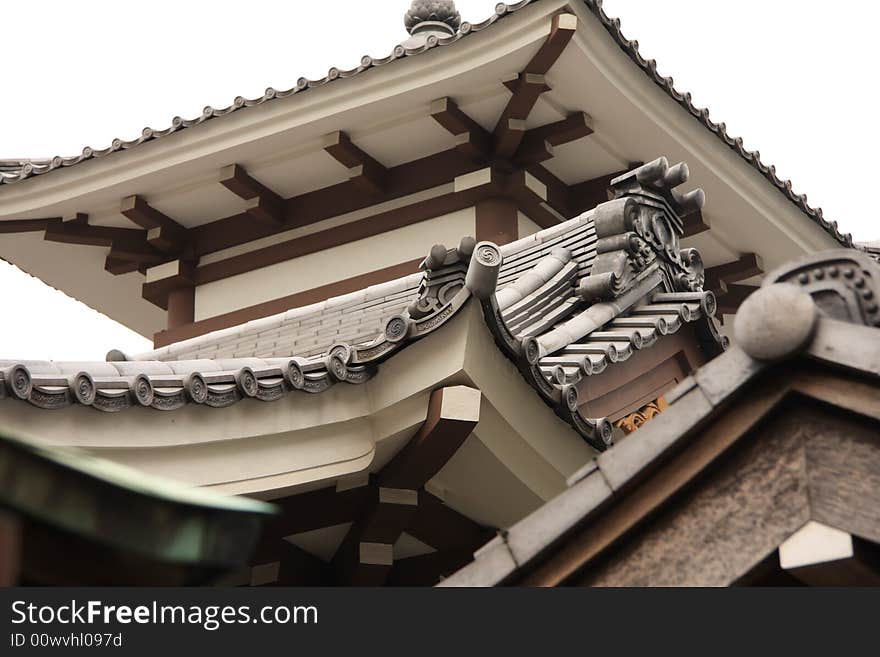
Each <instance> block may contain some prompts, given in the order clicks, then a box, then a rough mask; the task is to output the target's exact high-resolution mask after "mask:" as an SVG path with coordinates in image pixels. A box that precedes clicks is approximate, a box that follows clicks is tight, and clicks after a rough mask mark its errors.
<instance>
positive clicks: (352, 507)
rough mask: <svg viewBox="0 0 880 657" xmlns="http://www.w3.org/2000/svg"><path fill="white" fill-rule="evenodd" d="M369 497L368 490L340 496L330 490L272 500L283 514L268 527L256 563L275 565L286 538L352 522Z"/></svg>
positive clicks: (255, 557) (351, 490)
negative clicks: (280, 547)
mask: <svg viewBox="0 0 880 657" xmlns="http://www.w3.org/2000/svg"><path fill="white" fill-rule="evenodd" d="M370 494H371V491H370V487H368V486H361V487H359V488H353V489H350V490H346V491H340V492H337V490H336V488H335V487H329V488H322V489H320V490H316V491H309V492H307V493H300V494H298V495H291V496H289V497H285V498H281V499H275V500H272V504H275V505H277V506H279V507H280V508H281V513H280V514H279V515H278V516H275V517H274V518H272V520H270V521H269V522H267V523H266V525H265V528H264V530H263V536H262V538H261V540H260V543H259V544H258V545H257V548H256V550H255V553H254V559H253V560H254V563H263V562H267V561H276V560H277V558H278V549H279V545H280V542H281V540H282V539H283V538H284V537H285V536H289V535H291V534H299V533H301V532H306V531H312V530H315V529H322V528H324V527H331V526H332V525H339V524H342V523H345V522H353V521H354V520H355V519H357V517H358V516H359V515H360V513H361V511H362V509H363V508H364V506H365V504H366V502H367V500H368V498H369V496H370Z"/></svg>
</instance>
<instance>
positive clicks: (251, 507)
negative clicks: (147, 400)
mask: <svg viewBox="0 0 880 657" xmlns="http://www.w3.org/2000/svg"><path fill="white" fill-rule="evenodd" d="M71 491H76V494H75V495H74V494H71ZM0 505H2V506H3V507H4V509H7V510H11V511H12V512H13V513H15V514H16V515H17V516H18V517H20V518H21V519H22V521H23V523H22V525H23V527H24V528H25V531H24V535H25V548H26V549H25V553H24V555H23V560H24V562H25V573H26V575H27V576H29V577H35V578H37V580H36V581H42V582H43V583H46V582H56V583H57V582H66V583H78V584H79V583H83V580H86V581H88V578H89V575H85V574H84V573H83V572H81V570H85V568H84V565H83V564H81V565H80V566H79V567H78V568H76V567H73V566H72V565H71V564H75V563H76V562H77V560H78V559H85V560H86V561H92V563H93V564H94V563H95V561H94V560H95V559H96V556H95V555H98V554H101V555H105V556H107V555H109V556H108V557H107V559H108V560H107V563H106V564H105V566H106V568H105V569H101V568H97V570H98V571H100V574H99V575H93V577H94V579H93V580H92V583H94V582H95V581H100V582H105V583H113V584H120V583H133V582H135V581H140V583H145V582H144V580H143V579H142V577H143V576H142V574H141V573H138V572H137V570H138V569H137V568H135V569H133V570H132V571H129V572H126V569H122V568H121V566H120V565H119V564H120V562H117V561H116V559H119V555H120V554H122V555H125V558H127V559H128V560H129V561H128V562H130V563H138V564H140V565H141V567H147V566H148V567H149V568H150V569H151V570H152V575H151V576H152V577H153V578H154V583H155V581H159V580H158V579H157V578H161V581H163V582H165V583H177V584H182V583H184V582H185V581H187V580H183V581H181V580H180V579H171V578H179V577H180V575H179V574H177V575H175V568H181V567H183V568H187V569H189V572H188V573H187V577H188V581H190V582H192V581H202V580H203V579H204V577H205V573H201V572H199V569H219V570H228V569H232V568H235V567H240V566H241V565H242V564H243V563H245V562H246V559H247V555H248V554H249V553H250V551H251V550H252V549H253V546H254V544H255V543H256V541H257V540H258V538H259V533H260V525H261V521H262V519H263V518H264V517H265V516H268V515H271V514H273V513H275V511H276V510H275V508H274V507H272V506H270V505H268V504H265V503H263V502H260V501H257V500H252V499H248V498H245V497H232V496H225V495H221V494H219V493H216V492H214V491H208V490H204V489H197V488H192V487H187V486H184V485H181V484H179V483H177V482H171V481H168V480H165V479H162V478H159V477H155V476H150V475H146V474H144V473H143V472H140V471H137V470H133V469H131V468H128V467H126V466H123V465H120V464H118V463H115V462H111V461H108V460H105V459H101V458H96V457H95V456H93V455H91V454H88V453H86V452H84V451H80V450H76V449H71V448H60V447H47V446H45V445H43V444H40V443H37V442H34V441H31V440H27V439H24V438H19V437H13V436H11V435H8V433H7V432H6V431H5V430H4V431H3V432H2V433H0ZM32 534H33V536H31V535H32ZM47 534H48V536H49V537H50V538H49V540H50V541H53V542H58V541H64V542H65V543H64V544H65V545H67V546H68V547H70V549H69V550H67V551H65V552H64V554H63V555H60V554H53V557H52V558H51V559H46V558H45V553H44V552H43V551H41V550H40V549H39V548H40V545H39V544H40V542H41V540H46V539H45V538H44V537H45V536H46V535H47ZM71 537H73V539H74V540H73V541H71ZM78 541H79V542H83V541H84V542H86V544H87V545H88V546H89V550H88V551H87V552H85V553H83V552H81V551H80V550H78V549H76V547H75V546H76V545H77V542H78ZM28 547H31V548H33V550H32V552H29V551H28V550H27V548H28ZM135 559H137V560H139V561H134V560H135ZM65 568H67V569H68V571H67V572H64V571H65ZM47 574H49V578H48V580H43V579H42V578H44V577H46V576H47Z"/></svg>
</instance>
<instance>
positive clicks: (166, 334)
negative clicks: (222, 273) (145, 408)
mask: <svg viewBox="0 0 880 657" xmlns="http://www.w3.org/2000/svg"><path fill="white" fill-rule="evenodd" d="M422 260H424V258H416V259H415V260H408V261H406V262H402V263H399V264H396V265H392V266H391V267H383V268H382V269H377V270H375V271H371V272H368V273H366V274H361V275H359V276H352V277H351V278H346V279H343V280H340V281H336V282H334V283H330V284H328V285H321V286H318V287H315V288H311V289H309V290H303V291H302V292H297V293H296V294H290V295H287V296H284V297H281V298H279V299H273V300H272V301H264V302H262V303H258V304H255V305H253V306H248V307H246V308H240V309H239V310H233V311H232V312H228V313H223V314H222V315H215V316H214V317H209V318H208V319H204V320H200V321H198V322H193V323H192V324H189V325H187V326H181V327H178V328H176V329H173V330H171V329H168V330H164V331H159V332H158V333H156V334H155V335H153V344H154V346H155V347H156V348H157V349H158V348H159V347H164V346H165V345H168V344H171V343H173V342H180V341H181V340H187V339H189V338H194V337H196V336H198V335H204V334H205V333H210V332H211V331H217V330H220V329H224V328H229V327H230V326H237V325H239V324H244V323H245V322H249V321H251V320H252V319H260V318H261V317H268V316H269V315H276V314H278V313H281V312H284V311H285V310H288V309H290V308H299V307H301V306H308V305H309V304H312V303H317V302H319V301H324V300H325V299H329V298H331V297H335V296H341V295H343V294H348V293H349V292H356V291H358V290H362V289H364V288H367V287H369V286H371V285H377V284H379V283H385V282H387V281H391V280H394V279H395V278H402V277H403V276H406V275H408V274H413V273H415V272H417V271H418V270H419V264H420V263H421V262H422Z"/></svg>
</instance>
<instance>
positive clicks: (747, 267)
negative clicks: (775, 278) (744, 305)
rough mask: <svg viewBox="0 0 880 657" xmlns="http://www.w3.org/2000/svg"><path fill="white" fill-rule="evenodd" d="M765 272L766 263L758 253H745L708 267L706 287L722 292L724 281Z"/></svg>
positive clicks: (732, 280)
mask: <svg viewBox="0 0 880 657" xmlns="http://www.w3.org/2000/svg"><path fill="white" fill-rule="evenodd" d="M763 273H764V263H763V261H762V260H761V256H759V255H758V254H757V253H743V254H742V255H740V256H739V258H737V259H736V260H733V261H731V262H725V263H724V264H722V265H716V266H715V267H709V268H708V269H706V282H705V284H704V287H705V288H706V289H708V290H713V291H718V292H721V291H723V290H722V283H723V284H729V283H736V282H737V281H741V280H744V279H746V278H751V277H752V276H757V275H758V274H763Z"/></svg>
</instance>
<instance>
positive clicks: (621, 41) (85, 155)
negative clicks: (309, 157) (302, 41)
mask: <svg viewBox="0 0 880 657" xmlns="http://www.w3.org/2000/svg"><path fill="white" fill-rule="evenodd" d="M582 1H583V3H584V5H585V6H586V7H587V8H588V9H589V10H590V11H591V12H592V13H593V14H594V15H595V16H596V17H597V18H598V19H599V21H600V22H601V23H602V25H603V26H604V27H605V29H606V30H607V31H608V33H609V34H610V35H611V36H612V38H613V39H614V40H615V41H616V42H617V44H618V45H619V46H620V48H621V49H622V50H623V51H624V52H625V53H626V54H627V55H628V56H629V57H630V59H632V60H633V61H634V62H635V63H636V64H637V65H638V66H639V68H641V69H642V70H643V71H644V72H645V74H646V75H648V77H649V78H650V79H651V80H652V81H653V82H654V83H655V84H657V85H658V86H659V87H660V88H661V89H663V90H664V91H665V92H666V93H667V94H668V95H669V96H670V97H671V98H672V99H673V100H675V101H676V102H677V103H678V104H679V105H681V106H682V107H683V108H684V109H685V110H687V112H688V113H690V114H691V115H692V116H693V117H694V118H696V119H697V120H698V121H699V122H700V123H702V124H703V125H704V126H705V127H706V128H707V129H709V131H711V132H712V133H713V134H715V135H716V136H717V137H718V138H719V139H720V140H721V141H723V142H724V143H725V144H726V145H727V146H728V147H730V148H731V149H732V150H733V151H734V152H736V153H737V154H738V155H739V156H740V157H742V158H743V159H744V160H745V161H746V162H748V163H749V164H750V165H751V166H752V167H753V168H754V169H755V170H757V171H758V172H759V173H760V174H761V175H762V176H764V178H766V179H767V180H768V181H770V183H771V184H772V185H773V186H774V187H776V188H777V189H778V190H779V191H780V192H782V193H783V194H784V195H785V196H786V198H788V199H789V200H790V201H791V202H792V203H794V204H795V205H796V206H797V207H798V209H800V210H801V211H802V212H803V213H804V214H806V215H807V216H808V217H810V219H812V220H813V221H814V222H815V223H816V224H818V225H819V226H820V227H821V228H822V229H824V230H825V231H826V232H827V233H828V234H829V235H831V236H832V237H833V238H834V239H835V240H837V241H838V242H839V243H840V244H842V245H844V246H848V247H852V246H853V240H852V235H851V234H850V233H841V232H840V230H839V229H838V225H837V222H836V221H828V220H826V219H825V217H824V213H823V211H822V208H820V207H816V208H814V207H812V206H810V205H809V204H808V203H807V195H806V194H796V193H795V192H794V191H793V185H792V182H791V180H787V179H786V180H783V179H781V178H779V177H778V176H777V175H776V167H775V166H773V165H767V164H764V162H762V161H761V156H760V153H759V152H758V151H750V150H747V149H746V148H745V147H744V146H743V140H742V138H741V137H731V136H730V135H729V134H728V132H727V127H726V125H725V124H724V123H723V122H722V123H715V122H714V121H712V120H711V119H710V118H709V110H708V109H706V108H698V107H696V106H695V105H694V104H693V102H692V101H691V94H690V93H687V92H686V93H681V92H679V91H678V90H676V89H675V87H674V85H673V79H672V78H671V77H663V76H661V75H660V74H659V73H658V72H657V62H656V60H653V59H649V60H646V59H645V58H644V57H642V55H641V54H640V53H639V50H638V41H635V40H629V39H627V38H626V37H625V36H624V35H623V33H622V32H621V30H620V19H618V18H610V17H609V16H608V15H607V14H606V13H605V11H604V10H603V8H602V0H582ZM534 2H538V0H521V1H520V2H517V3H513V4H505V3H499V4H498V5H497V6H496V7H495V13H494V14H493V15H492V16H490V17H489V18H487V19H486V20H484V21H482V22H480V23H468V22H463V23H462V24H461V28H460V30H459V31H458V32H456V33H455V34H454V35H452V36H449V37H443V36H437V35H431V36H429V37H427V40H426V42H425V44H424V45H421V46H419V47H416V48H406V47H405V46H404V45H402V44H401V45H398V46H396V47H395V48H394V50H393V51H392V52H391V54H390V55H388V56H387V57H383V58H378V59H376V58H373V57H371V56H369V55H365V56H364V57H363V58H361V63H360V65H359V66H356V67H355V68H352V69H340V68H337V67H332V68H331V69H330V70H329V72H328V73H327V75H326V76H324V77H323V78H318V79H316V80H310V79H308V78H305V77H301V78H299V79H298V80H297V83H296V85H295V86H294V87H292V88H290V89H286V90H275V89H273V88H272V87H269V88H268V89H266V92H265V93H264V94H263V95H262V96H260V97H259V98H253V99H247V98H244V97H243V96H238V97H236V98H235V100H234V101H233V103H232V104H231V105H229V106H227V107H224V108H220V109H216V108H213V107H211V106H207V107H205V109H204V110H203V111H202V114H201V115H200V116H198V117H196V118H194V119H183V118H181V117H179V116H176V117H174V119H172V121H171V125H170V126H169V127H168V128H165V129H164V130H154V129H153V128H150V127H146V128H144V129H143V130H142V131H141V135H140V136H139V137H138V138H136V139H133V140H128V141H126V140H123V139H119V138H116V139H114V140H113V141H112V143H111V144H110V146H108V147H107V148H104V149H93V148H91V147H89V146H86V147H85V148H84V149H83V151H82V153H80V154H79V155H74V156H70V157H62V156H55V157H53V158H47V159H30V160H15V159H7V160H0V184H3V183H6V184H9V183H13V182H18V181H21V180H26V179H27V178H31V177H33V176H36V175H40V174H43V173H48V172H49V171H53V170H55V169H59V168H63V167H69V166H72V165H74V164H78V163H80V162H83V161H85V160H90V159H94V158H98V157H104V156H105V155H109V154H111V153H114V152H117V151H121V150H128V149H130V148H133V147H135V146H138V145H140V144H142V143H145V142H147V141H153V140H155V139H158V138H161V137H164V136H167V135H169V134H171V133H174V132H178V131H180V130H182V129H184V128H189V127H192V126H195V125H199V124H201V123H204V122H205V121H207V120H209V119H213V118H217V117H220V116H224V115H226V114H231V113H232V112H235V111H237V110H240V109H242V108H244V107H252V106H255V105H262V104H263V103H266V102H268V101H270V100H273V99H276V98H286V97H288V96H292V95H294V94H296V93H300V92H302V91H305V90H307V89H311V88H314V87H320V86H324V85H326V84H328V83H330V82H333V81H334V80H337V79H346V78H351V77H354V76H356V75H358V74H360V73H362V72H364V71H366V70H368V69H370V68H374V67H377V66H383V65H385V64H387V63H389V62H392V61H395V60H397V59H402V58H404V57H411V56H414V55H418V54H421V53H423V52H425V51H427V50H430V49H432V48H434V47H438V46H446V45H450V44H452V43H455V42H457V41H458V40H459V39H461V38H462V37H464V36H466V35H468V34H471V33H475V32H480V31H482V30H484V29H487V28H488V27H491V26H492V25H493V24H495V22H497V21H498V19H499V18H501V17H503V16H505V15H507V14H511V13H514V12H516V11H517V10H519V9H521V8H523V7H525V6H527V5H529V4H533V3H534Z"/></svg>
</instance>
